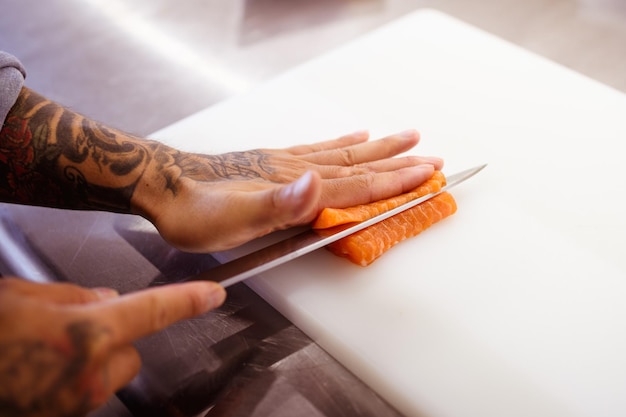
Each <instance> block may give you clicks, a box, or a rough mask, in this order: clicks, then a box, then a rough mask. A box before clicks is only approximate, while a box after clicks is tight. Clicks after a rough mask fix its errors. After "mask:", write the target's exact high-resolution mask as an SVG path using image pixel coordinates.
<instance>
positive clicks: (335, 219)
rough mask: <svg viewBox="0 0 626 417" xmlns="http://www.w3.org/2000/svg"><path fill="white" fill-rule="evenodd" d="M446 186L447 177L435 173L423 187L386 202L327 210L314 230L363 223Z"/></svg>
mask: <svg viewBox="0 0 626 417" xmlns="http://www.w3.org/2000/svg"><path fill="white" fill-rule="evenodd" d="M444 185H446V177H445V176H444V175H443V173H442V172H441V171H435V172H434V173H433V176H432V177H430V178H429V179H428V180H427V181H425V182H424V183H423V184H422V185H420V186H418V187H417V188H415V189H413V190H411V191H409V192H407V193H404V194H400V195H397V196H395V197H391V198H388V199H386V200H380V201H375V202H373V203H370V204H361V205H358V206H353V207H348V208H343V209H335V208H325V209H324V210H322V212H321V213H320V215H319V216H318V217H317V219H315V222H314V223H313V228H314V229H328V228H329V227H334V226H339V225H340V224H346V223H352V222H362V221H365V220H368V219H371V218H372V217H374V216H377V215H379V214H381V213H384V212H386V211H389V210H391V209H394V208H396V207H398V206H400V205H402V204H404V203H408V202H409V201H411V200H415V199H416V198H419V197H422V196H424V195H426V194H430V193H435V192H437V191H439V190H441V187H443V186H444Z"/></svg>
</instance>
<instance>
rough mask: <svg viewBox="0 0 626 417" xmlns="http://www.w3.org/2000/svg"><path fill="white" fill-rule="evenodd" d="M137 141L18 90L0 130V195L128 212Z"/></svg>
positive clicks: (138, 167) (140, 159) (141, 164)
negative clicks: (18, 94)
mask: <svg viewBox="0 0 626 417" xmlns="http://www.w3.org/2000/svg"><path fill="white" fill-rule="evenodd" d="M147 163H148V155H147V151H146V149H145V147H144V146H142V145H141V142H140V141H138V140H135V138H132V137H129V136H128V135H124V134H121V133H120V132H117V131H114V130H111V129H108V128H106V127H104V126H102V125H101V124H99V123H96V122H94V121H91V120H89V119H87V118H85V117H83V116H81V115H79V114H77V113H75V112H73V111H70V110H68V109H66V108H64V107H62V106H60V105H57V104H55V103H53V102H51V101H49V100H47V99H45V98H44V97H41V96H40V95H38V94H36V93H34V92H32V91H30V90H28V89H26V88H25V89H23V90H22V93H21V94H20V96H19V98H18V101H17V102H16V104H15V105H14V106H13V108H12V109H11V111H10V112H9V114H8V116H7V119H6V121H5V124H4V126H3V127H2V130H1V131H0V198H1V199H2V200H3V201H7V202H15V203H26V204H37V205H45V206H52V207H61V208H72V209H106V210H113V211H122V212H128V211H129V208H130V198H131V196H132V194H133V191H134V189H135V187H136V184H137V181H138V180H139V178H141V175H142V173H143V171H144V170H145V169H146V165H147Z"/></svg>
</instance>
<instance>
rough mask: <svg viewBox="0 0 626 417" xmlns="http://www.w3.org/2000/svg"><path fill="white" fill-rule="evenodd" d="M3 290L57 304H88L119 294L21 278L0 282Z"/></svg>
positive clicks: (6, 279)
mask: <svg viewBox="0 0 626 417" xmlns="http://www.w3.org/2000/svg"><path fill="white" fill-rule="evenodd" d="M0 284H1V285H2V286H3V289H8V290H9V291H11V292H13V293H14V294H16V295H18V294H19V295H22V296H26V297H33V298H37V300H38V301H41V302H51V303H55V304H88V303H92V302H95V301H99V300H101V299H104V298H109V297H111V296H114V295H116V294H117V292H116V291H115V290H112V289H109V288H97V289H93V290H91V289H88V288H83V287H79V286H78V285H74V284H69V283H47V284H42V283H37V282H31V281H26V280H24V279H20V278H4V279H1V280H0Z"/></svg>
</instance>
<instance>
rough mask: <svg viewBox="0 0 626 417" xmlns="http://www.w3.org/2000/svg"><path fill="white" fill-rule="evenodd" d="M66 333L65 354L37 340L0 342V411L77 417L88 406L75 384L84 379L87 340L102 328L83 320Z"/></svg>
mask: <svg viewBox="0 0 626 417" xmlns="http://www.w3.org/2000/svg"><path fill="white" fill-rule="evenodd" d="M66 332H67V338H68V339H69V346H70V349H69V350H70V351H69V352H66V351H64V350H63V349H61V348H59V347H55V346H52V345H50V344H48V343H46V342H43V341H38V340H22V341H20V342H12V343H3V344H0V415H2V416H3V417H4V416H6V417H18V416H20V417H26V416H38V415H50V416H52V415H58V416H63V417H66V416H69V417H78V416H83V415H85V414H86V413H87V412H88V411H89V410H90V409H91V408H92V407H93V405H94V404H92V397H91V396H92V392H91V391H90V387H89V386H81V384H82V385H84V384H85V383H86V381H84V380H82V379H81V377H82V376H83V372H84V370H85V367H86V365H87V363H88V361H89V359H90V357H89V354H90V351H89V343H90V342H92V341H94V340H97V339H98V338H100V337H102V335H103V334H107V333H108V330H107V329H106V328H101V327H98V326H95V325H94V324H93V323H91V322H87V321H84V322H76V323H73V324H71V325H69V326H68V327H67V329H66ZM105 382H106V381H105ZM70 401H71V402H70Z"/></svg>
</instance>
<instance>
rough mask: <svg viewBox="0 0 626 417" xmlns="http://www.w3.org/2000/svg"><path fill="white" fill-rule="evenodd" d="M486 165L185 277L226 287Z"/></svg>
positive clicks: (415, 202)
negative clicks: (362, 215) (377, 209)
mask: <svg viewBox="0 0 626 417" xmlns="http://www.w3.org/2000/svg"><path fill="white" fill-rule="evenodd" d="M486 166H487V164H484V165H480V166H477V167H474V168H470V169H466V170H464V171H461V172H458V173H456V174H453V175H450V176H447V177H446V185H445V186H444V187H442V188H441V190H439V191H437V192H434V193H430V194H426V195H425V196H423V197H420V198H417V199H415V200H411V201H409V202H407V203H405V204H402V205H400V206H398V207H396V208H394V209H392V210H389V211H386V212H384V213H381V214H379V215H377V216H374V217H372V218H371V219H368V220H365V221H362V222H359V223H356V224H355V223H349V224H347V225H342V226H336V227H334V228H332V229H324V230H323V231H321V230H320V231H316V230H314V229H309V230H306V231H304V232H302V233H300V234H297V235H295V236H292V237H289V238H287V239H285V240H281V241H279V242H277V243H274V244H272V245H269V246H267V247H265V248H262V249H259V250H257V251H255V252H252V253H250V254H247V255H244V256H242V257H239V258H237V259H233V260H232V261H229V262H226V263H223V264H221V265H219V266H217V267H214V268H211V269H208V270H206V271H203V272H200V273H199V274H196V275H192V276H190V277H187V278H186V279H185V280H184V281H199V280H203V281H215V282H219V283H220V284H221V285H222V286H223V287H229V286H231V285H233V284H236V283H238V282H240V281H243V280H245V279H247V278H250V277H253V276H255V275H258V274H260V273H262V272H265V271H267V270H269V269H272V268H274V267H277V266H278V265H281V264H283V263H285V262H289V261H291V260H293V259H296V258H298V257H300V256H303V255H306V254H307V253H310V252H313V251H314V250H317V249H319V248H322V247H324V246H326V245H328V244H329V243H332V242H334V241H336V240H339V239H342V238H344V237H346V236H348V235H351V234H352V233H355V232H358V231H359V230H363V229H365V228H366V227H369V226H371V225H373V224H376V223H378V222H381V221H383V220H385V219H388V218H389V217H392V216H395V215H396V214H398V213H401V212H403V211H405V210H408V209H410V208H411V207H415V206H417V205H418V204H420V203H423V202H424V201H426V200H429V199H431V198H433V197H435V196H436V195H438V194H441V193H443V192H444V191H446V190H449V189H450V188H452V187H454V186H456V185H458V184H460V183H461V182H463V181H465V180H466V179H468V178H470V177H472V176H474V175H476V174H477V173H478V172H479V171H480V170H482V169H483V168H484V167H486Z"/></svg>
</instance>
